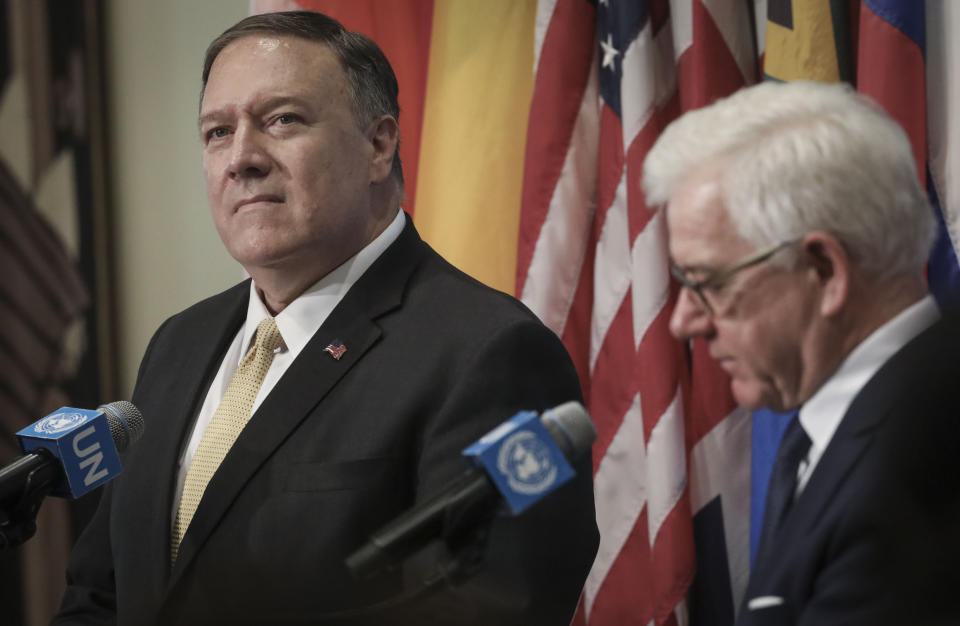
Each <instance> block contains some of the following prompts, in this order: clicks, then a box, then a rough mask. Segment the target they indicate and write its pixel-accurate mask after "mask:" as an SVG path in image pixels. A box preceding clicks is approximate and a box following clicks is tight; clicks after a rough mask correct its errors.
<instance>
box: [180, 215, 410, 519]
mask: <svg viewBox="0 0 960 626" xmlns="http://www.w3.org/2000/svg"><path fill="white" fill-rule="evenodd" d="M404 223H405V218H404V212H403V211H397V216H396V217H395V218H394V219H393V221H392V222H390V225H389V226H387V228H386V229H384V231H383V232H382V233H380V235H378V236H377V238H376V239H374V240H373V241H371V242H370V243H369V244H367V245H366V246H365V247H364V248H363V249H362V250H360V252H358V253H357V254H355V255H354V256H352V257H351V258H350V259H348V260H347V261H345V262H344V263H343V264H342V265H340V266H339V267H338V268H337V269H335V270H333V271H332V272H330V273H329V274H327V275H326V276H324V277H323V278H321V279H320V280H319V281H317V282H316V283H314V284H313V285H312V286H311V287H310V288H308V289H307V290H306V291H304V292H303V293H302V294H301V295H300V296H299V297H297V299H295V300H294V301H293V302H291V303H290V304H289V305H287V307H286V308H284V309H283V310H282V311H280V313H278V314H277V315H276V322H277V328H278V329H279V330H280V336H281V337H283V345H282V346H281V347H279V348H277V351H276V352H275V353H274V357H273V362H272V363H271V364H270V369H269V370H267V375H266V377H265V378H264V380H263V384H262V385H261V386H260V391H259V393H258V394H257V398H256V400H254V402H253V408H252V409H251V410H252V412H253V413H255V412H256V411H257V408H259V406H260V404H261V403H262V402H263V400H264V399H265V398H266V397H267V395H268V394H269V393H270V391H271V390H272V389H273V387H274V385H276V384H277V381H279V380H280V377H281V376H283V374H284V372H286V371H287V368H289V367H290V365H291V364H292V363H293V361H294V360H295V359H296V358H297V355H298V354H300V351H301V350H303V347H304V346H306V345H307V342H308V341H310V338H311V337H313V335H314V333H316V332H317V330H318V329H319V328H320V326H321V325H322V324H323V322H324V321H325V320H326V319H327V316H329V315H330V313H331V312H332V311H333V309H334V308H335V307H336V306H337V305H338V304H339V303H340V301H341V300H342V299H343V297H344V296H345V295H346V293H347V292H348V291H349V290H350V287H352V286H353V284H354V283H355V282H357V280H358V279H359V278H360V277H361V276H362V275H363V273H364V272H366V271H367V269H368V268H369V267H370V266H371V265H372V264H373V262H374V261H376V260H377V258H379V257H380V255H381V254H383V252H384V251H385V250H386V249H387V248H388V247H389V246H390V244H392V243H393V242H394V241H395V240H396V239H397V237H399V236H400V233H401V232H402V231H403V226H404ZM267 317H270V312H269V311H267V308H266V306H264V304H263V302H262V301H261V300H260V296H259V295H258V294H257V288H256V285H255V284H254V283H253V281H251V282H250V298H249V301H248V304H247V319H246V320H245V321H244V323H243V326H241V327H240V330H239V331H238V332H237V334H236V336H235V337H234V338H233V342H232V343H231V344H230V347H229V348H227V353H226V355H224V357H223V361H222V362H221V363H220V369H219V371H217V375H216V377H215V378H214V379H213V382H212V383H211V384H210V389H209V390H208V391H207V396H206V398H205V399H204V401H203V405H202V406H201V408H200V413H199V415H198V416H197V419H196V422H195V424H194V426H193V433H192V434H191V435H190V441H189V442H188V443H187V447H186V449H185V450H184V452H183V456H182V457H181V458H180V463H179V469H178V472H177V490H176V493H175V494H174V498H173V511H172V518H173V520H174V522H175V521H176V517H177V509H178V508H179V507H180V494H181V493H182V492H183V483H184V481H185V480H186V479H187V471H188V470H189V469H190V462H191V461H192V460H193V455H194V454H195V453H196V451H197V447H198V446H199V445H200V439H201V438H202V437H203V433H204V432H205V431H206V429H207V426H209V424H210V420H211V419H213V414H214V413H215V412H216V410H217V407H218V406H219V405H220V401H221V400H222V399H223V396H224V394H225V393H226V392H227V387H228V386H229V385H230V379H232V378H233V374H234V373H235V372H236V371H237V367H239V365H240V361H242V360H243V357H244V356H245V355H246V353H247V351H248V350H249V349H250V347H251V346H252V344H253V341H254V337H255V335H256V332H257V325H258V324H260V322H261V321H263V320H264V319H266V318H267Z"/></svg>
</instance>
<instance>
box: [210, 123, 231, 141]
mask: <svg viewBox="0 0 960 626" xmlns="http://www.w3.org/2000/svg"><path fill="white" fill-rule="evenodd" d="M229 134H230V131H229V130H227V129H226V128H225V127H223V126H218V127H216V128H212V129H210V130H209V131H207V139H208V140H210V139H222V138H224V137H226V136H227V135H229Z"/></svg>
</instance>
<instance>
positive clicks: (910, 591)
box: [737, 315, 960, 626]
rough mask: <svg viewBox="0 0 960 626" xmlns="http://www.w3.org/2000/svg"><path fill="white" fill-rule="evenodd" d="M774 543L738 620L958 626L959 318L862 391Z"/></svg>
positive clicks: (921, 340) (906, 351)
mask: <svg viewBox="0 0 960 626" xmlns="http://www.w3.org/2000/svg"><path fill="white" fill-rule="evenodd" d="M772 546H773V549H772V550H770V551H769V553H768V554H767V555H766V557H765V558H764V559H763V560H762V561H758V562H757V563H756V564H755V567H754V570H753V572H752V573H751V576H750V583H749V585H748V587H747V593H746V596H745V598H744V602H743V605H742V607H741V611H740V615H739V617H738V620H737V624H739V625H744V626H745V625H755V624H810V625H813V624H817V625H820V624H865V625H866V624H869V625H874V624H898V625H899V624H904V625H905V624H918V625H919V624H957V623H960V599H958V596H957V593H958V591H957V589H958V584H960V576H958V573H957V572H958V571H960V565H958V563H960V322H958V318H957V317H956V316H950V315H948V316H945V317H944V318H943V319H942V320H941V321H940V322H938V323H937V324H935V325H934V326H932V327H931V328H929V329H927V330H926V331H925V332H924V333H922V334H921V335H919V336H918V337H916V338H915V339H914V340H913V341H911V342H910V343H908V344H907V345H906V346H904V347H903V348H902V349H901V350H900V351H899V352H898V353H897V354H895V355H894V356H893V357H892V358H891V359H890V360H889V361H888V362H887V363H885V364H884V365H883V367H882V368H881V369H880V370H879V371H878V372H877V373H876V374H875V375H874V376H873V378H871V379H870V381H869V382H868V383H867V385H866V386H865V387H864V388H863V389H862V390H861V391H860V393H859V394H858V395H857V396H856V398H855V399H854V401H853V403H852V404H851V406H850V408H849V409H848V411H847V413H846V414H845V415H844V417H843V420H842V421H841V423H840V426H839V427H838V429H837V431H836V433H835V434H834V437H833V439H831V441H830V443H829V444H828V446H827V449H826V450H825V451H824V454H823V456H822V457H821V459H820V461H819V463H818V464H817V467H816V468H815V469H814V472H813V474H812V476H811V477H810V480H809V482H808V483H807V485H806V487H805V489H804V491H803V492H802V493H801V494H800V496H799V498H797V500H796V501H795V503H794V505H793V507H792V508H791V510H790V512H789V513H788V515H787V517H786V519H785V520H784V522H783V526H782V527H781V530H780V532H779V533H778V535H777V536H776V538H775V539H774V541H773V543H772ZM763 597H766V598H767V599H768V601H767V602H763V601H759V600H757V599H758V598H763ZM751 601H754V602H755V603H761V604H768V605H769V606H766V607H765V608H754V609H751V608H749V607H750V604H751Z"/></svg>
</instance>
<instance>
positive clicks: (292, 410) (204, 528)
mask: <svg viewBox="0 0 960 626" xmlns="http://www.w3.org/2000/svg"><path fill="white" fill-rule="evenodd" d="M425 248H426V246H425V245H424V244H423V243H422V242H421V241H420V238H419V236H418V235H417V233H416V231H415V230H414V229H413V226H412V224H411V223H410V221H409V218H407V225H406V227H405V228H404V230H403V232H402V233H401V235H400V237H399V238H398V239H397V241H395V242H394V243H393V244H392V245H391V246H390V248H388V249H387V250H386V251H385V252H384V254H382V255H381V256H380V258H379V259H377V261H376V262H374V264H373V265H371V267H370V268H369V269H368V270H367V272H366V273H364V275H363V276H362V277H361V278H360V280H358V281H357V283H356V284H355V285H354V286H353V287H352V288H351V289H350V291H349V292H348V293H347V295H346V296H345V297H344V299H343V300H342V301H341V302H340V304H338V305H337V307H336V308H335V309H334V310H333V311H332V312H331V314H330V316H329V317H328V318H327V320H326V321H325V322H324V323H323V325H322V326H321V327H320V329H319V330H318V331H317V332H316V334H314V336H313V337H312V338H311V340H310V341H309V342H308V343H307V345H306V346H305V347H304V349H303V351H302V352H301V353H300V354H299V355H298V356H297V358H296V360H295V361H294V362H293V364H292V365H291V366H290V368H289V369H288V370H287V371H286V372H285V373H284V375H283V376H282V377H281V378H280V380H279V381H278V382H277V385H276V386H275V387H274V388H273V390H272V391H271V392H270V394H269V395H268V396H267V397H266V399H265V400H264V402H263V404H262V405H261V406H260V408H259V409H257V411H256V413H254V415H253V416H252V417H251V418H250V421H249V422H248V423H247V425H246V427H245V428H244V429H243V432H241V433H240V436H239V437H238V438H237V441H236V442H235V443H234V445H233V447H231V449H230V452H229V453H228V454H227V456H226V458H225V459H224V460H223V463H221V465H220V467H219V468H218V469H217V472H216V473H215V474H214V475H213V477H212V478H211V480H210V483H209V485H208V486H207V489H206V491H205V492H204V495H203V499H202V500H201V502H200V505H199V507H198V508H197V511H196V513H195V514H194V517H193V519H192V520H191V522H190V527H189V528H188V530H187V533H186V535H184V538H183V542H182V543H181V544H180V550H179V556H178V558H177V563H176V565H175V567H174V570H173V572H172V575H171V579H170V584H171V585H173V584H175V583H176V581H177V580H178V579H179V578H180V576H181V575H182V574H183V572H184V571H185V570H186V569H187V568H188V567H189V566H190V563H191V561H192V560H193V558H194V557H195V556H196V554H197V552H198V551H199V550H200V549H201V548H202V547H203V545H204V543H205V542H206V541H207V539H208V538H209V536H210V533H211V532H212V531H213V529H214V528H215V527H216V526H217V524H218V523H219V522H220V520H221V519H222V518H223V516H224V514H225V513H226V512H227V510H228V509H229V507H230V505H231V504H232V503H233V502H234V500H236V498H237V496H238V495H239V493H240V492H241V491H242V490H243V488H244V486H245V485H246V484H247V483H248V482H249V480H250V479H251V478H252V477H253V476H254V474H255V473H256V472H257V471H258V469H259V468H260V467H261V466H262V465H263V464H264V463H265V462H266V461H267V460H268V459H269V458H270V457H271V456H272V455H273V453H274V452H275V451H276V449H277V448H278V447H279V446H280V445H281V444H282V443H283V442H284V441H285V440H286V439H287V438H288V437H289V436H290V435H291V433H292V432H293V431H294V430H295V429H296V428H297V426H298V425H299V424H300V423H301V422H302V421H303V420H304V419H306V417H307V416H308V415H310V414H311V412H313V411H314V409H315V407H316V406H317V404H319V403H320V402H321V401H322V400H323V398H324V397H325V396H326V395H327V394H328V393H329V392H330V390H331V389H332V388H334V387H335V386H336V384H337V383H338V382H339V381H340V380H341V379H342V378H343V377H344V376H345V375H346V374H347V373H348V372H349V371H350V369H351V368H352V367H353V366H354V365H355V364H356V363H357V362H358V361H359V360H360V359H361V358H363V356H364V355H365V354H366V353H367V352H368V351H369V350H370V348H372V347H373V346H374V345H375V344H376V342H377V340H378V339H379V338H380V335H381V330H380V327H379V326H378V325H377V324H376V322H375V320H376V318H378V317H380V316H381V315H384V314H385V313H387V312H389V311H391V310H393V309H395V308H397V307H398V306H400V304H401V301H402V298H403V292H404V290H405V289H406V284H407V281H408V280H409V278H410V276H411V275H412V274H413V271H414V269H415V268H416V266H417V263H418V262H419V259H420V257H421V256H422V253H423V250H424V249H425ZM336 342H341V343H342V344H343V345H344V346H346V348H347V349H346V351H345V352H343V354H342V356H341V357H340V358H339V359H338V358H334V356H333V355H331V354H329V353H328V352H327V350H326V348H327V346H330V345H331V344H334V343H336Z"/></svg>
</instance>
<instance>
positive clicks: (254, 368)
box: [170, 317, 283, 563]
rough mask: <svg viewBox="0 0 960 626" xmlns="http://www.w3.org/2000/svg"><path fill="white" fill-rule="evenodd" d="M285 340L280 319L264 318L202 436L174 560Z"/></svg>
mask: <svg viewBox="0 0 960 626" xmlns="http://www.w3.org/2000/svg"><path fill="white" fill-rule="evenodd" d="M282 344H283V337H281V336H280V331H279V330H277V323H276V321H274V319H273V318H272V317H268V318H267V319H265V320H263V321H262V322H260V324H259V325H258V326H257V340H256V343H255V345H254V346H253V348H251V349H250V351H249V352H247V355H246V356H245V357H243V360H242V361H240V366H239V367H238V368H237V371H236V372H235V373H234V374H233V378H232V379H231V380H230V385H229V386H228V387H227V392H226V393H225V394H223V400H221V401H220V406H218V407H217V410H216V412H215V413H214V414H213V418H212V419H211V420H210V424H209V425H208V426H207V430H206V431H204V433H203V437H202V438H201V439H200V445H199V446H197V452H196V453H195V454H194V455H193V460H192V461H191V462H190V469H189V470H187V478H186V480H185V481H184V484H183V494H182V495H181V497H180V507H179V508H178V509H177V521H176V524H175V526H174V528H173V531H172V532H171V535H170V562H171V563H174V562H176V560H177V552H178V551H179V549H180V542H181V541H182V540H183V535H184V533H186V532H187V527H188V526H189V525H190V520H191V519H193V514H194V513H196V511H197V506H198V505H199V504H200V499H201V498H202V497H203V492H204V491H205V490H206V488H207V484H208V483H209V482H210V478H211V477H213V474H214V472H216V471H217V468H218V467H219V466H220V463H221V462H222V461H223V458H224V457H225V456H227V452H229V450H230V447H231V446H232V445H233V442H234V441H236V440H237V437H238V436H239V435H240V431H241V430H243V427H244V426H246V425H247V421H249V419H250V410H251V409H252V408H253V401H254V400H256V398H257V393H259V391H260V385H262V384H263V379H264V377H265V376H266V375H267V370H269V369H270V364H271V363H272V362H273V354H274V352H275V351H276V349H277V348H279V347H280V346H281V345H282Z"/></svg>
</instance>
